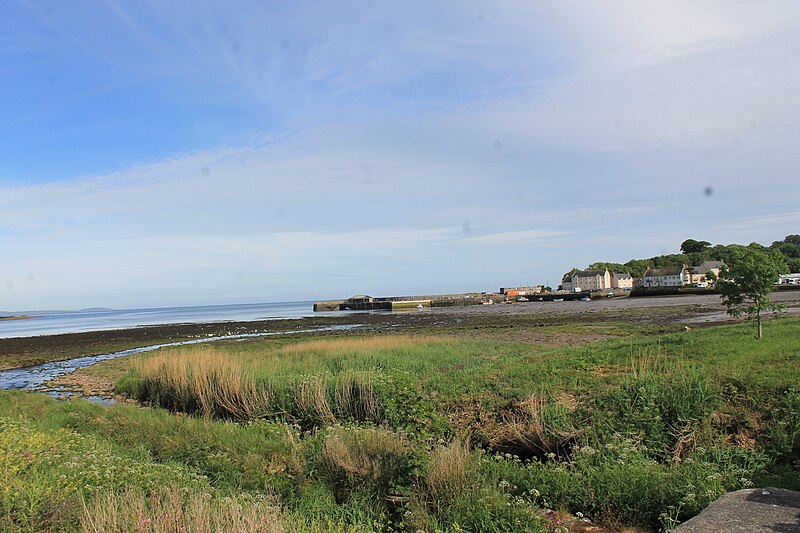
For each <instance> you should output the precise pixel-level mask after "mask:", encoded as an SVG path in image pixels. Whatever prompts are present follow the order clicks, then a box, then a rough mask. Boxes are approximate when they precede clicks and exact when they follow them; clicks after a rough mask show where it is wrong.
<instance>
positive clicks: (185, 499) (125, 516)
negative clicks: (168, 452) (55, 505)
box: [80, 486, 291, 533]
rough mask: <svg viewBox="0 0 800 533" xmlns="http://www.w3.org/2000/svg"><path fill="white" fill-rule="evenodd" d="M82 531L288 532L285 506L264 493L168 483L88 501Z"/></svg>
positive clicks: (105, 494) (84, 506) (85, 504)
mask: <svg viewBox="0 0 800 533" xmlns="http://www.w3.org/2000/svg"><path fill="white" fill-rule="evenodd" d="M80 524H81V531H82V532H83V533H111V532H124V531H147V532H149V533H177V532H183V531H186V532H206V531H214V532H219V533H284V532H286V531H291V528H289V527H287V525H286V519H285V518H284V516H283V512H282V511H281V510H280V508H279V507H278V506H277V505H276V504H275V502H274V501H273V500H270V499H268V498H264V497H248V496H246V495H245V496H234V497H230V498H224V499H222V498H213V497H211V496H210V495H209V494H207V493H203V492H198V491H188V492H187V491H186V490H183V489H181V488H179V487H176V486H167V487H163V488H160V489H159V490H158V491H153V492H150V493H145V492H143V491H142V490H139V489H128V490H125V491H124V492H121V493H118V492H106V493H104V494H102V495H100V496H99V497H97V498H94V499H93V500H92V501H90V502H88V503H87V502H83V513H82V514H81V517H80Z"/></svg>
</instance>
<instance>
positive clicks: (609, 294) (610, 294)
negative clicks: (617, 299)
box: [606, 291, 614, 298]
mask: <svg viewBox="0 0 800 533" xmlns="http://www.w3.org/2000/svg"><path fill="white" fill-rule="evenodd" d="M606 296H608V297H609V298H611V297H612V296H614V292H613V291H611V292H609V293H608V294H606Z"/></svg>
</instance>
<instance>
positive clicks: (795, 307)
mask: <svg viewBox="0 0 800 533" xmlns="http://www.w3.org/2000/svg"><path fill="white" fill-rule="evenodd" d="M773 300H774V301H775V302H776V303H779V304H782V305H785V306H786V307H787V309H786V310H785V311H784V312H786V313H792V314H796V313H800V291H798V292H781V293H775V294H773ZM731 321H734V320H733V319H731V318H730V317H729V316H728V315H727V314H726V313H725V308H724V307H722V305H720V298H719V296H717V295H691V296H660V297H652V298H624V299H614V298H608V299H597V300H593V301H589V302H583V301H572V302H522V303H519V302H518V303H514V304H510V305H509V304H494V305H478V306H467V307H442V308H433V309H425V310H422V311H417V310H410V311H405V312H395V313H387V312H381V313H353V314H352V315H345V316H342V315H338V316H335V317H332V316H329V317H326V316H315V317H309V318H296V319H284V320H265V321H251V322H214V323H206V324H170V325H159V326H145V327H137V328H129V329H119V330H107V331H94V332H87V333H68V334H61V335H42V336H36V337H16V338H6V339H0V370H4V369H10V368H19V367H27V366H33V365H38V364H42V363H45V362H49V361H59V360H66V359H71V358H75V357H83V356H87V355H98V354H108V353H111V352H117V351H121V350H126V349H130V348H136V347H141V346H146V345H153V344H163V343H168V342H177V341H183V340H191V339H197V338H202V337H215V336H222V335H226V336H229V335H239V334H252V333H268V332H274V331H281V332H291V331H292V330H295V331H300V330H308V329H313V328H325V327H328V326H337V325H348V324H349V325H352V324H362V325H363V326H364V327H362V328H358V331H355V330H354V331H320V332H318V333H312V334H314V335H355V334H363V333H364V332H367V333H370V332H372V333H374V332H381V331H397V330H400V329H406V330H411V331H414V330H424V329H428V328H433V329H452V328H457V329H461V330H464V329H476V328H477V329H478V330H480V329H482V328H489V329H498V328H515V329H516V330H524V329H526V328H528V329H530V328H532V327H535V326H543V325H547V326H552V325H568V324H571V325H574V326H576V327H579V326H580V324H582V323H597V322H608V323H615V322H625V323H637V324H653V325H662V326H675V325H686V326H692V327H694V326H701V325H710V324H717V323H722V322H731ZM605 333H607V332H604V334H605ZM298 334H302V335H309V333H298Z"/></svg>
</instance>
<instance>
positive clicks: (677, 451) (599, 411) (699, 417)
mask: <svg viewBox="0 0 800 533" xmlns="http://www.w3.org/2000/svg"><path fill="white" fill-rule="evenodd" d="M718 404H719V393H718V391H717V390H716V389H715V388H714V387H713V386H712V385H711V384H710V382H709V379H708V376H707V375H706V374H704V373H703V372H701V371H699V370H698V369H696V368H692V367H683V366H681V365H676V364H674V363H663V362H661V361H659V360H655V361H653V360H651V361H645V362H640V363H638V364H636V365H635V366H633V367H632V369H631V372H630V373H629V374H628V375H627V376H626V377H625V378H624V379H623V381H622V383H621V384H620V385H619V386H618V387H616V388H613V389H612V390H610V391H609V392H608V393H607V394H605V395H601V396H598V398H597V399H596V406H595V413H596V415H599V420H598V421H599V422H601V424H600V426H601V427H600V428H599V429H600V431H601V432H602V433H604V434H605V435H606V436H607V437H610V436H613V435H614V434H617V433H619V434H623V435H626V436H628V437H630V438H633V439H637V440H639V441H640V442H641V443H642V444H643V445H644V446H645V448H646V449H647V450H649V451H650V453H651V454H652V455H653V456H654V457H656V458H659V459H666V458H669V457H676V458H681V457H683V456H684V455H685V454H686V453H687V452H688V451H689V450H691V449H692V448H694V447H696V446H697V445H699V443H700V439H701V436H702V433H703V430H704V426H707V425H708V424H709V423H710V418H709V417H710V415H711V414H712V413H713V412H714V409H715V408H716V407H717V406H718Z"/></svg>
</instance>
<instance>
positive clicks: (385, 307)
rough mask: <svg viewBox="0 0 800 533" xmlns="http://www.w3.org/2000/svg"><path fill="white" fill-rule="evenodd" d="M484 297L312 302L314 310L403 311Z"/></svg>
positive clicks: (360, 297)
mask: <svg viewBox="0 0 800 533" xmlns="http://www.w3.org/2000/svg"><path fill="white" fill-rule="evenodd" d="M485 299H486V294H485V293H464V294H438V295H427V296H385V297H372V296H367V295H358V296H352V297H350V298H347V299H344V300H324V301H319V302H314V311H317V312H323V311H403V310H413V309H419V308H423V309H425V308H430V307H453V306H462V305H480V304H481V302H482V301H483V300H485Z"/></svg>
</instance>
